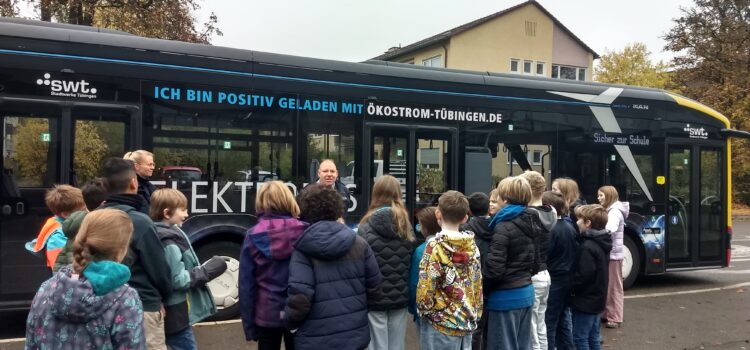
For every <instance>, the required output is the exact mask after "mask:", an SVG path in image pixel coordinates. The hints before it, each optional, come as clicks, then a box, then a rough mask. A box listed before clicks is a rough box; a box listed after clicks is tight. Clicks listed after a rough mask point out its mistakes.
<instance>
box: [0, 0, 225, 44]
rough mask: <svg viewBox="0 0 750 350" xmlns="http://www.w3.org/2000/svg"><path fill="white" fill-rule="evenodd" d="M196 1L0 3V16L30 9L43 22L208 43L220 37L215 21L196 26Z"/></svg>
mask: <svg viewBox="0 0 750 350" xmlns="http://www.w3.org/2000/svg"><path fill="white" fill-rule="evenodd" d="M199 2H200V0H0V16H6V17H12V16H15V15H17V14H18V8H19V6H20V5H29V6H32V7H33V8H34V10H35V12H36V14H37V15H38V16H39V17H38V19H40V20H42V21H47V22H60V23H71V24H80V25H86V26H95V27H103V28H109V29H116V30H121V31H124V32H128V33H132V34H135V35H140V36H145V37H150V38H159V39H169V40H180V41H187V42H197V43H209V42H210V41H211V37H212V36H213V35H221V31H220V30H219V28H218V27H216V23H217V17H216V15H215V14H214V13H211V15H210V16H209V19H208V21H207V22H205V23H203V24H198V23H197V20H196V17H195V12H196V11H197V10H198V9H200V3H199Z"/></svg>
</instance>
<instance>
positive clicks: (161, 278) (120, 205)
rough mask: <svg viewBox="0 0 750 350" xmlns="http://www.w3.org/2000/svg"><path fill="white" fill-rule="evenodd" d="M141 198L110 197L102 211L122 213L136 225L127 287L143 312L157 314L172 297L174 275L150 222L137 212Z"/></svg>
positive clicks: (126, 262) (126, 261)
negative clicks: (131, 288) (112, 209)
mask: <svg viewBox="0 0 750 350" xmlns="http://www.w3.org/2000/svg"><path fill="white" fill-rule="evenodd" d="M139 203H141V197H140V196H138V195H136V194H117V195H111V196H109V197H107V201H106V203H105V204H104V205H103V206H102V208H114V209H120V210H122V211H124V212H125V213H127V214H128V216H129V217H130V219H131V220H132V221H133V238H131V239H130V249H128V255H127V257H125V260H123V262H122V263H123V264H125V265H127V266H128V267H130V272H131V274H130V280H129V281H128V284H130V286H131V287H133V288H134V289H135V290H137V291H138V295H139V296H140V297H141V302H143V310H144V311H147V312H156V311H159V309H160V308H161V303H162V301H166V300H167V297H168V296H169V295H170V294H171V293H172V275H171V272H170V270H169V265H167V259H166V258H165V256H164V247H163V246H162V245H161V242H160V241H159V238H158V237H157V235H156V226H155V225H154V222H153V221H151V219H150V218H149V217H148V216H146V215H145V214H143V213H141V212H139V211H138V209H137V208H136V207H137V206H138V205H139Z"/></svg>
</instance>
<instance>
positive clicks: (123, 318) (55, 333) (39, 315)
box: [26, 262, 146, 349]
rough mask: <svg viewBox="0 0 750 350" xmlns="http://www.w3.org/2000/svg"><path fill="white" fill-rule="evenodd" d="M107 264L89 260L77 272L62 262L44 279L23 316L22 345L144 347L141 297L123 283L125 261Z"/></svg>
mask: <svg viewBox="0 0 750 350" xmlns="http://www.w3.org/2000/svg"><path fill="white" fill-rule="evenodd" d="M111 264H116V263H114V262H98V264H94V263H92V264H90V265H89V266H87V267H86V269H85V270H84V273H83V274H81V275H74V274H73V270H72V268H71V267H70V266H65V267H63V268H62V269H61V270H60V271H58V272H57V273H56V274H55V275H54V276H52V278H50V279H49V280H47V281H46V282H44V283H42V286H41V287H39V291H38V292H37V293H36V296H35V297H34V301H33V302H32V304H31V310H30V311H29V316H28V318H27V321H26V349H146V342H145V337H144V334H143V310H142V308H141V300H140V299H139V298H138V293H137V292H136V291H135V290H134V289H133V288H130V287H129V286H128V285H127V284H125V281H127V279H128V277H127V267H125V266H123V265H120V267H115V265H111ZM94 265H98V266H94ZM117 265H119V264H117ZM113 269H114V270H118V271H117V272H114V273H113V271H112V270H113ZM95 290H96V291H98V293H97V292H95Z"/></svg>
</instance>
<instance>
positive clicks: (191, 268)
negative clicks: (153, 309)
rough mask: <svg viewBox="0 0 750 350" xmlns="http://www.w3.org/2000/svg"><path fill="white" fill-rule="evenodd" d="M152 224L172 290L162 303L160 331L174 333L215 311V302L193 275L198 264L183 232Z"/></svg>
mask: <svg viewBox="0 0 750 350" xmlns="http://www.w3.org/2000/svg"><path fill="white" fill-rule="evenodd" d="M155 225H156V230H157V231H156V232H157V235H158V236H159V240H160V241H161V243H162V245H163V246H164V257H165V258H166V260H167V265H169V270H170V271H171V277H172V293H171V294H170V295H168V296H167V300H166V302H165V303H164V308H165V310H166V316H165V317H164V333H166V334H174V333H177V332H179V331H181V330H183V329H185V328H187V327H189V326H190V325H192V324H196V323H198V322H200V321H201V320H203V319H205V318H206V317H209V316H211V315H213V314H215V313H216V305H215V304H214V298H213V296H212V295H211V291H210V290H209V289H208V287H207V286H206V283H205V281H200V282H199V281H198V280H199V278H196V276H195V273H196V272H195V271H196V270H195V268H196V267H198V266H200V265H201V264H200V261H199V260H198V256H197V255H195V251H194V250H193V247H192V246H191V245H190V239H189V238H188V236H187V235H186V234H185V232H182V230H180V228H179V227H177V226H174V225H168V224H165V223H163V222H157V223H155ZM188 305H189V307H188Z"/></svg>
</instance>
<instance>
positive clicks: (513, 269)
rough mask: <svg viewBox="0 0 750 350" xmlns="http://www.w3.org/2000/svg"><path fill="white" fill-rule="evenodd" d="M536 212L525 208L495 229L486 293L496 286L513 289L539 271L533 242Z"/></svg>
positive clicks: (487, 263)
mask: <svg viewBox="0 0 750 350" xmlns="http://www.w3.org/2000/svg"><path fill="white" fill-rule="evenodd" d="M535 220H538V219H537V214H536V212H534V211H532V210H531V209H528V208H526V209H524V211H523V212H522V213H521V214H520V215H518V216H517V217H516V218H514V219H512V220H510V221H502V222H500V223H498V224H497V226H495V228H494V229H493V231H492V242H491V243H490V248H489V250H488V252H487V259H486V266H487V269H486V274H484V275H483V278H484V289H485V290H484V293H485V294H486V295H490V293H491V292H492V291H495V290H497V289H513V288H519V287H523V286H526V285H529V284H531V276H532V275H534V274H536V273H537V272H538V271H539V262H538V261H537V260H538V258H539V257H538V254H537V253H536V249H535V245H534V221H535Z"/></svg>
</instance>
